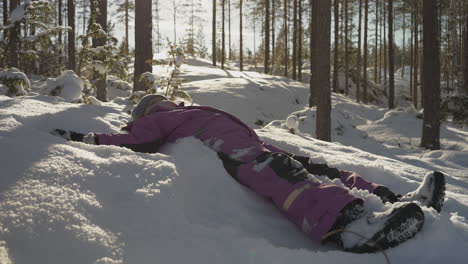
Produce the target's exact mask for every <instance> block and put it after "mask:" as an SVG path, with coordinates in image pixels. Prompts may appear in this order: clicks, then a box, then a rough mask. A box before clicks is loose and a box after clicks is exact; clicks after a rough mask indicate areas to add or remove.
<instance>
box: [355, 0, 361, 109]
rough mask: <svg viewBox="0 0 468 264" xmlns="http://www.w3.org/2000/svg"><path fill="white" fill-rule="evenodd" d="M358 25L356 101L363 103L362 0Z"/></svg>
mask: <svg viewBox="0 0 468 264" xmlns="http://www.w3.org/2000/svg"><path fill="white" fill-rule="evenodd" d="M358 16H359V19H358V21H359V23H358V47H357V63H356V69H357V71H356V72H357V75H356V100H357V101H358V102H360V101H361V24H362V0H359V15H358Z"/></svg>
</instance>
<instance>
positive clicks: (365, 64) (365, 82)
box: [362, 0, 377, 104]
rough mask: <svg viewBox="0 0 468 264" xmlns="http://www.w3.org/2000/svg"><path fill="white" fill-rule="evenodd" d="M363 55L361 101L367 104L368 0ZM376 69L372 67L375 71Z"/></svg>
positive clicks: (367, 1)
mask: <svg viewBox="0 0 468 264" xmlns="http://www.w3.org/2000/svg"><path fill="white" fill-rule="evenodd" d="M364 1H365V2H364V47H363V50H364V57H363V66H362V73H363V76H362V78H363V86H362V102H363V103H365V104H367V83H368V82H367V54H368V52H369V51H368V48H367V32H368V25H369V0H364ZM376 70H377V69H374V71H376Z"/></svg>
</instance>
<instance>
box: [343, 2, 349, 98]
mask: <svg viewBox="0 0 468 264" xmlns="http://www.w3.org/2000/svg"><path fill="white" fill-rule="evenodd" d="M344 1H345V2H344V19H345V27H344V35H345V37H344V38H345V39H344V46H345V48H344V49H345V71H344V74H345V94H346V95H348V94H349V50H348V47H349V41H348V21H349V18H348V13H349V11H348V0H344Z"/></svg>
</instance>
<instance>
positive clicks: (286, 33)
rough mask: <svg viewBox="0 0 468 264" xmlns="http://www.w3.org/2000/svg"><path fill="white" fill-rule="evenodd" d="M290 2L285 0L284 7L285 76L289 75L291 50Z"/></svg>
mask: <svg viewBox="0 0 468 264" xmlns="http://www.w3.org/2000/svg"><path fill="white" fill-rule="evenodd" d="M288 3H289V0H284V1H283V9H284V20H283V24H284V25H283V26H284V76H286V77H288V60H289V50H288V42H289V40H288Z"/></svg>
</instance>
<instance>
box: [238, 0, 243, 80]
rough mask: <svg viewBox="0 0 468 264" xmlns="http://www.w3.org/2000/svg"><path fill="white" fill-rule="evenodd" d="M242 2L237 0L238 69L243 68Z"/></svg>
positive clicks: (241, 69)
mask: <svg viewBox="0 0 468 264" xmlns="http://www.w3.org/2000/svg"><path fill="white" fill-rule="evenodd" d="M242 4H243V0H239V20H240V21H239V39H240V40H239V64H240V65H239V67H240V71H243V70H244V52H243V47H244V46H243V43H242V42H243V39H242V31H243V28H242Z"/></svg>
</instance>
